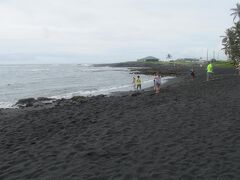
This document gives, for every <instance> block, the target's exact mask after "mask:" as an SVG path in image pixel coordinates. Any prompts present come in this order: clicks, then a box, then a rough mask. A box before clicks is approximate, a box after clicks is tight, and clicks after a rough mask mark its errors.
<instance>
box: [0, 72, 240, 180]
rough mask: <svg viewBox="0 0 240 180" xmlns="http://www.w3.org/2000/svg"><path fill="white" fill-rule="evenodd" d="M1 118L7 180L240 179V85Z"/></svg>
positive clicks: (169, 89)
mask: <svg viewBox="0 0 240 180" xmlns="http://www.w3.org/2000/svg"><path fill="white" fill-rule="evenodd" d="M196 71H197V74H196V75H197V77H196V79H195V80H194V81H192V80H191V78H190V77H188V76H189V72H185V69H184V73H183V74H182V76H180V78H179V79H181V80H178V82H176V83H174V84H172V85H166V86H165V87H164V88H163V89H162V90H161V93H160V94H159V95H156V94H155V93H154V92H153V91H145V92H142V93H130V94H129V95H128V94H127V95H125V96H122V97H119V96H113V97H104V96H98V97H91V98H83V99H81V98H79V99H76V100H75V101H73V100H62V101H59V102H58V103H57V104H56V105H55V106H54V107H48V106H46V107H43V108H24V109H15V110H14V109H12V110H9V109H8V110H3V109H2V110H0V143H1V146H0V179H6V180H10V179H44V180H45V179H49V180H50V179H51V180H52V179H54V180H55V179H56V180H57V179H67V180H68V179H76V180H79V179H83V180H135V179H136V180H148V179H156V180H162V179H163V180H168V179H169V180H170V179H182V180H188V179H189V180H191V179H199V180H202V179H208V180H209V179H217V180H220V179H221V180H226V179H231V180H232V179H240V95H239V92H240V77H239V76H237V75H235V74H234V71H233V70H232V69H224V68H223V69H216V76H215V79H214V80H212V81H209V82H206V81H205V73H204V69H198V70H196Z"/></svg>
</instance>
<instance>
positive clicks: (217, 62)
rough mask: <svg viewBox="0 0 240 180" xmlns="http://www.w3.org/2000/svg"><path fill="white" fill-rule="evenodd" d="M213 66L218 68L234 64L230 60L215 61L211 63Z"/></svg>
mask: <svg viewBox="0 0 240 180" xmlns="http://www.w3.org/2000/svg"><path fill="white" fill-rule="evenodd" d="M213 66H214V67H219V68H230V67H233V66H234V63H233V62H231V61H216V62H214V63H213Z"/></svg>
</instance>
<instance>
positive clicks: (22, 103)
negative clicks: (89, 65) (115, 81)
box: [0, 63, 175, 109]
mask: <svg viewBox="0 0 240 180" xmlns="http://www.w3.org/2000/svg"><path fill="white" fill-rule="evenodd" d="M137 64H138V66H136V64H135V67H127V68H128V69H129V72H130V74H131V73H134V72H136V71H137V74H139V75H153V74H151V73H149V72H152V71H153V70H152V68H151V67H146V66H145V67H141V66H142V65H141V63H137ZM93 66H94V65H93ZM98 66H105V65H98ZM108 66H109V67H113V68H114V67H116V68H117V67H122V66H121V65H116V64H108ZM168 77H170V78H175V77H174V76H168ZM167 81H171V79H168V80H167ZM165 83H166V82H165ZM165 83H163V84H165ZM163 86H164V85H163ZM151 88H152V86H151V87H146V88H144V89H142V91H149V89H151ZM134 92H135V91H134V90H123V91H121V90H116V91H113V92H108V93H103V94H96V95H91V94H90V95H85V96H84V95H77V96H76V97H80V96H83V97H86V98H89V97H95V96H121V95H126V94H131V93H134ZM72 98H75V96H72V97H69V98H64V97H63V98H55V97H28V98H21V99H18V100H17V101H16V102H15V103H14V104H11V106H7V107H1V108H0V109H15V108H27V107H39V106H41V107H43V106H50V105H51V104H52V105H54V104H56V103H58V101H60V100H69V99H72ZM8 104H9V103H8Z"/></svg>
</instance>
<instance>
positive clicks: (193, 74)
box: [190, 68, 195, 80]
mask: <svg viewBox="0 0 240 180" xmlns="http://www.w3.org/2000/svg"><path fill="white" fill-rule="evenodd" d="M190 72H191V73H190V75H191V77H192V80H194V78H195V72H194V69H193V68H192V69H191V70H190Z"/></svg>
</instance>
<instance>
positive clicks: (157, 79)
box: [154, 74, 162, 94]
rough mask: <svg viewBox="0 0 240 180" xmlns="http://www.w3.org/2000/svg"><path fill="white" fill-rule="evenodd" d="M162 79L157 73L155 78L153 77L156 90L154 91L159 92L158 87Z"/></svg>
mask: <svg viewBox="0 0 240 180" xmlns="http://www.w3.org/2000/svg"><path fill="white" fill-rule="evenodd" d="M161 81H162V79H161V75H160V74H158V75H157V76H156V77H155V78H154V82H155V90H156V93H157V94H158V93H159V92H160V87H161V83H162V82H161Z"/></svg>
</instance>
